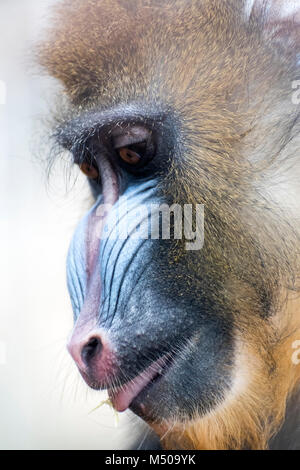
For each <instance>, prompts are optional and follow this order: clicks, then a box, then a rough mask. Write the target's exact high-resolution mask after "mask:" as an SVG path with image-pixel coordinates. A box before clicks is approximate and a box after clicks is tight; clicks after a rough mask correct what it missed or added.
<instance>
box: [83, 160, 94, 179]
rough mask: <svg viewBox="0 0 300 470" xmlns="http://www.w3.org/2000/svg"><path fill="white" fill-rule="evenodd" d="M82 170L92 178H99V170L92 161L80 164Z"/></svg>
mask: <svg viewBox="0 0 300 470" xmlns="http://www.w3.org/2000/svg"><path fill="white" fill-rule="evenodd" d="M80 170H81V171H82V173H84V174H85V175H86V176H87V177H88V178H90V179H91V180H96V179H98V178H99V171H98V169H97V168H95V167H94V166H93V165H91V164H90V163H86V162H83V163H82V164H81V165H80Z"/></svg>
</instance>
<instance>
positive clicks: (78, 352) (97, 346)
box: [68, 335, 103, 370]
mask: <svg viewBox="0 0 300 470" xmlns="http://www.w3.org/2000/svg"><path fill="white" fill-rule="evenodd" d="M102 350H103V343H102V339H101V336H100V335H92V336H90V337H89V338H88V339H86V340H82V341H76V338H75V339H74V338H72V339H71V340H70V342H69V344H68V351H69V353H70V354H71V356H72V357H73V359H74V361H75V362H76V364H77V365H78V367H79V369H81V370H86V369H88V368H89V367H91V366H92V364H93V363H95V362H99V361H101V355H102Z"/></svg>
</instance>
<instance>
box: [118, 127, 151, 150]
mask: <svg viewBox="0 0 300 470" xmlns="http://www.w3.org/2000/svg"><path fill="white" fill-rule="evenodd" d="M150 138H151V132H150V131H149V130H148V129H145V128H142V127H133V128H131V129H130V130H128V131H127V132H126V131H125V132H124V131H123V132H122V133H119V134H118V133H117V134H115V135H113V136H112V144H113V147H114V148H115V149H120V148H123V147H127V146H129V145H133V144H140V143H144V142H145V143H147V142H148V141H149V139H150Z"/></svg>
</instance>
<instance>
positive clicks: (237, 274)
mask: <svg viewBox="0 0 300 470" xmlns="http://www.w3.org/2000/svg"><path fill="white" fill-rule="evenodd" d="M242 3H243V2H239V1H237V0H227V1H225V2H224V1H221V0H204V1H195V2H193V1H188V0H186V1H181V0H180V1H179V0H173V1H172V0H170V1H165V2H163V5H162V2H161V1H155V0H134V1H133V0H132V1H131V0H129V1H123V0H98V1H97V0H65V1H63V2H62V3H61V4H60V5H59V6H58V7H57V9H56V12H55V18H54V24H55V26H54V29H53V30H51V31H50V32H49V35H48V38H47V40H45V41H44V43H43V44H42V46H41V47H40V62H41V63H42V65H43V66H45V67H46V68H47V70H48V72H49V73H50V74H51V75H53V76H54V77H56V78H57V79H59V80H60V81H61V82H62V83H63V85H64V87H65V92H66V95H67V97H68V99H69V111H68V112H69V113H70V114H71V115H74V114H78V113H81V112H82V111H85V110H89V109H94V108H95V109H97V107H100V108H101V109H107V108H109V107H111V106H114V105H118V104H120V103H121V104H124V103H132V102H134V103H139V102H142V103H144V104H146V105H153V104H154V105H156V104H158V105H159V106H161V105H162V106H164V107H165V108H166V109H172V110H173V111H174V112H175V114H176V116H177V117H178V119H179V121H180V122H181V133H182V135H181V143H182V147H183V148H184V162H183V164H182V166H178V165H176V164H174V165H173V167H171V168H170V171H169V175H168V177H167V178H166V179H165V181H164V190H165V191H166V193H167V194H170V195H172V198H173V200H174V202H184V203H193V202H195V203H204V204H205V210H206V221H207V222H206V240H207V242H206V246H205V249H204V250H203V253H202V254H201V256H202V257H203V259H204V260H205V264H203V263H201V265H202V266H203V265H205V266H207V267H206V279H207V281H206V285H205V286H204V287H205V292H206V294H207V293H208V294H209V295H211V297H212V298H215V299H216V302H218V303H219V304H220V302H223V304H224V306H226V307H227V308H228V306H229V307H230V310H231V311H232V312H233V314H234V320H235V328H236V342H237V352H236V375H237V379H238V378H239V379H240V380H239V381H238V384H237V385H236V389H235V388H234V389H233V390H232V392H231V394H229V396H228V397H227V398H226V400H225V401H224V402H223V403H220V405H219V406H218V407H217V408H216V409H215V410H213V411H211V412H210V413H209V414H208V415H206V416H200V417H199V416H198V417H197V416H195V419H194V421H193V422H188V423H186V424H184V425H183V424H182V423H181V424H179V423H176V421H175V422H172V423H159V424H158V423H156V424H153V427H154V429H155V430H156V431H157V432H158V434H159V435H160V436H161V437H162V441H163V444H164V445H165V446H166V447H167V448H182V449H191V448H193V449H241V448H251V449H264V448H266V447H267V446H268V443H269V441H270V438H271V437H272V436H273V435H274V434H275V433H276V432H277V431H278V428H279V427H280V425H281V423H282V420H283V418H284V415H285V407H286V403H287V400H288V397H289V396H291V395H292V393H293V391H294V390H295V388H296V384H297V383H298V382H299V380H300V367H299V366H298V367H297V366H295V365H293V363H292V360H291V358H292V353H293V350H292V343H293V341H294V340H295V339H300V314H299V309H300V300H299V298H298V294H297V292H298V289H299V285H298V275H299V269H300V267H299V263H300V260H299V253H300V249H299V248H300V242H299V235H300V226H299V225H300V224H299V220H297V219H296V217H295V215H294V213H293V211H292V208H290V207H289V204H288V203H287V206H288V207H283V206H282V205H281V204H280V201H278V200H277V199H276V187H277V188H280V189H281V187H283V188H285V189H284V190H283V199H284V198H285V197H291V198H292V199H293V201H294V203H295V204H296V205H297V209H299V202H298V203H297V202H296V201H297V195H298V201H299V192H300V191H299V190H298V189H297V188H296V189H295V191H294V192H291V187H292V185H293V184H294V183H293V181H294V180H293V178H295V175H298V176H300V168H299V163H298V162H297V161H296V160H295V158H299V150H300V138H299V136H298V135H299V126H300V123H299V117H298V108H297V107H296V106H294V105H292V103H291V82H292V80H294V79H296V78H297V70H296V67H295V65H294V64H295V62H294V56H293V51H291V50H284V49H280V47H281V46H278V47H277V46H276V47H273V43H272V41H271V39H268V37H266V36H265V35H264V29H263V28H264V25H263V22H261V21H260V19H259V18H258V17H257V18H255V17H254V18H252V20H251V21H250V23H247V24H246V23H244V22H243V20H242V17H241V12H240V10H239V8H240V9H241V5H242ZM239 12H240V13H239ZM298 181H299V180H298V179H297V178H296V184H297V182H298ZM281 185H283V186H281ZM286 188H287V189H286ZM284 191H286V192H284ZM297 191H298V192H297ZM283 202H284V201H283ZM177 255H178V253H177ZM177 255H176V256H177ZM179 256H184V255H183V254H182V253H179ZM174 259H175V258H174ZM176 259H177V258H176ZM189 269H190V273H191V275H192V274H193V272H197V269H198V268H197V266H190V267H189ZM218 280H219V281H220V285H222V286H223V291H222V293H221V294H220V291H219V290H218V289H217V287H216V285H217V282H218ZM224 280H227V282H225V283H224ZM221 281H222V282H221ZM224 286H225V287H224ZM204 287H203V289H204ZM264 309H265V310H267V311H268V312H270V313H271V314H272V317H271V319H270V317H268V318H266V315H264V314H265V311H264ZM224 310H225V309H224ZM242 379H243V380H242Z"/></svg>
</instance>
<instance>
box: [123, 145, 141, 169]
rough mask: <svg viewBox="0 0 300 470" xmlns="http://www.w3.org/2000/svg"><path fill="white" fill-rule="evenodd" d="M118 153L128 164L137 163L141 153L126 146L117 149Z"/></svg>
mask: <svg viewBox="0 0 300 470" xmlns="http://www.w3.org/2000/svg"><path fill="white" fill-rule="evenodd" d="M118 153H119V156H120V158H121V159H122V160H123V161H124V162H125V163H128V164H129V165H137V164H138V163H139V162H140V161H141V159H142V157H141V155H139V154H138V153H136V152H134V151H133V150H131V149H129V148H128V147H124V148H121V149H119V150H118Z"/></svg>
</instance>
